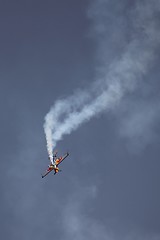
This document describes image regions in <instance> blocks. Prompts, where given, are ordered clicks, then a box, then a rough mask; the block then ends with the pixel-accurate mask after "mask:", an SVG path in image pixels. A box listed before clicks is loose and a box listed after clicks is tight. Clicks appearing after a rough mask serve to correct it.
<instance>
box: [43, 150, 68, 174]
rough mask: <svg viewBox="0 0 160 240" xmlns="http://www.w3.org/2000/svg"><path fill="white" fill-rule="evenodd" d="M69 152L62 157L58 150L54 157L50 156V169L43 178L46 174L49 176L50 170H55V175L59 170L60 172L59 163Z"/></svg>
mask: <svg viewBox="0 0 160 240" xmlns="http://www.w3.org/2000/svg"><path fill="white" fill-rule="evenodd" d="M68 155H69V153H68V152H67V153H66V154H65V155H64V156H62V157H59V158H58V157H57V151H56V152H55V153H54V155H53V157H52V156H51V157H49V160H50V165H49V166H48V169H47V170H46V172H45V173H44V174H43V175H42V178H44V177H45V176H47V175H48V174H49V173H50V172H52V171H53V170H54V175H55V174H56V173H58V172H60V171H61V170H60V169H59V168H58V165H59V164H60V163H61V162H62V161H63V160H64V159H65V158H66V157H68Z"/></svg>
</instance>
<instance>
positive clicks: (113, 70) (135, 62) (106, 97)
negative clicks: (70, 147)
mask: <svg viewBox="0 0 160 240" xmlns="http://www.w3.org/2000/svg"><path fill="white" fill-rule="evenodd" d="M108 2H109V1H108V0H99V1H98V0H95V1H93V2H92V8H91V9H90V11H89V15H90V17H91V18H92V20H93V22H94V30H95V33H96V35H97V42H98V46H97V47H99V49H100V48H103V52H106V51H107V44H106V45H105V43H104V40H105V39H106V38H107V25H106V21H105V19H104V18H105V11H107V4H108ZM135 3H136V4H135V5H134V6H133V9H132V11H131V12H130V15H131V17H130V24H131V26H130V32H132V33H131V34H130V39H129V40H128V43H127V42H126V44H125V47H124V49H123V50H124V51H123V53H121V54H120V56H117V58H116V59H114V60H113V62H112V63H111V64H110V66H109V67H105V66H106V61H105V57H104V56H105V54H104V55H103V63H102V64H103V66H102V68H103V70H102V72H101V73H100V75H101V77H100V79H97V80H96V81H95V82H94V83H93V86H91V88H90V89H88V91H87V90H86V91H79V92H78V93H75V94H74V95H72V96H70V97H68V98H66V99H61V100H57V101H56V102H55V104H54V105H53V106H52V107H51V109H50V111H49V112H48V113H47V115H46V116H45V123H44V131H45V135H46V140H47V149H48V153H49V155H50V156H51V155H52V149H53V148H54V147H55V146H56V143H57V142H58V141H59V140H61V139H62V138H63V136H64V135H65V134H70V133H71V132H72V131H73V130H76V129H77V128H78V127H79V126H80V125H81V124H82V123H84V122H87V121H89V120H90V119H91V118H92V117H94V116H96V115H97V114H99V113H102V112H104V111H107V110H112V109H113V108H115V107H116V106H117V104H118V103H119V102H120V100H121V99H122V97H123V96H124V95H125V94H126V93H128V92H130V91H133V90H134V89H135V88H136V85H137V82H138V81H141V80H142V79H144V77H145V74H146V73H147V70H148V69H149V66H150V65H151V63H152V61H153V60H154V58H155V57H156V49H157V47H158V46H159V45H160V33H159V30H158V27H159V25H158V17H157V16H158V14H159V12H160V1H157V0H153V1H147V0H146V1H145V0H143V1H141V3H139V1H135ZM104 10H105V11H104Z"/></svg>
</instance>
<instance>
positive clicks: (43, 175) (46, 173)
mask: <svg viewBox="0 0 160 240" xmlns="http://www.w3.org/2000/svg"><path fill="white" fill-rule="evenodd" d="M52 171H53V169H51V170H50V171H48V172H45V173H44V174H42V178H44V177H45V176H47V175H48V174H49V173H50V172H52Z"/></svg>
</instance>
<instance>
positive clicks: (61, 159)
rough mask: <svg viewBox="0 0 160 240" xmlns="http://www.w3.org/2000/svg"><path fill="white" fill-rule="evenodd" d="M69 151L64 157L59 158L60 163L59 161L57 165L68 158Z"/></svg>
mask: <svg viewBox="0 0 160 240" xmlns="http://www.w3.org/2000/svg"><path fill="white" fill-rule="evenodd" d="M68 155H69V153H68V152H67V153H66V154H65V155H64V156H63V157H61V158H59V159H58V160H59V161H58V163H57V166H58V165H59V164H60V163H61V162H62V161H63V160H64V159H65V158H66V157H68Z"/></svg>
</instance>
